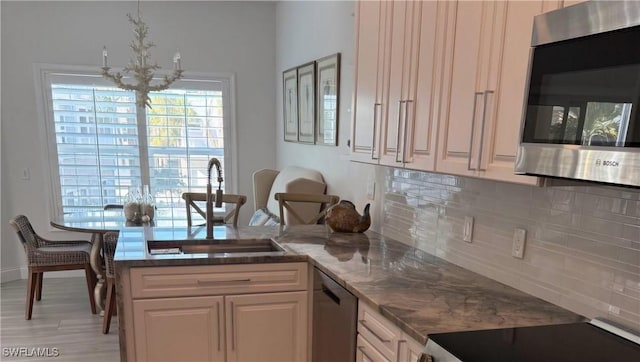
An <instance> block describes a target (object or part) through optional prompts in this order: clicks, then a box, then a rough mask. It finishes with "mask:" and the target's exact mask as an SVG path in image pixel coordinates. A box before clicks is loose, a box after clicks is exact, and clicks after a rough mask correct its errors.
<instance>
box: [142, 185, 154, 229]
mask: <svg viewBox="0 0 640 362" xmlns="http://www.w3.org/2000/svg"><path fill="white" fill-rule="evenodd" d="M155 211H156V200H155V199H154V198H153V195H151V192H149V185H144V186H143V192H142V204H141V212H142V216H143V217H145V216H146V217H145V218H144V220H143V221H145V222H149V221H152V220H153V217H154V216H155ZM147 218H148V220H147Z"/></svg>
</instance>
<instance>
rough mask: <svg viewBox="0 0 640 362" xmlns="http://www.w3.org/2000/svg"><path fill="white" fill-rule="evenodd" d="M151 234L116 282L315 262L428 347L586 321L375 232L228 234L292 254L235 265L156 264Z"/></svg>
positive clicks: (120, 256)
mask: <svg viewBox="0 0 640 362" xmlns="http://www.w3.org/2000/svg"><path fill="white" fill-rule="evenodd" d="M148 233H149V230H146V231H144V232H143V229H142V228H127V229H126V231H125V233H123V232H121V235H120V239H119V240H118V247H117V250H116V256H115V260H116V274H117V275H118V274H119V270H120V268H128V267H152V266H186V265H220V264H240V263H282V262H309V263H311V265H312V266H314V267H317V268H318V269H320V270H321V271H322V272H324V273H325V274H327V275H329V276H330V277H331V278H333V279H334V280H335V281H336V282H338V283H339V284H340V285H342V286H343V287H345V288H346V289H347V290H348V291H350V292H351V293H352V294H354V295H355V296H356V297H357V298H358V299H359V300H360V301H363V302H365V303H366V304H367V305H369V306H370V307H372V308H374V309H375V310H377V311H378V312H379V313H380V314H382V315H383V316H384V317H386V318H387V319H388V320H389V321H391V322H392V323H393V324H395V325H396V326H398V327H399V328H400V329H401V330H402V331H404V332H405V333H407V334H408V335H409V336H411V337H412V338H413V339H415V340H416V341H417V342H419V343H421V344H423V345H424V344H426V342H427V340H428V336H429V334H434V333H445V332H458V331H468V330H480V329H495V328H511V327H526V326H535V325H545V324H564V323H573V322H581V321H585V320H586V318H585V317H583V316H580V315H578V314H575V313H573V312H570V311H567V310H565V309H563V308H561V307H559V306H556V305H554V304H552V303H550V302H546V301H544V300H542V299H540V298H537V297H534V296H532V295H529V294H527V293H525V292H522V291H520V290H517V289H515V288H513V287H509V286H507V285H505V284H502V283H500V282H498V281H495V280H493V279H490V278H487V277H484V276H482V275H480V274H477V273H475V272H472V271H469V270H467V269H464V268H462V267H460V266H457V265H455V264H453V263H450V262H447V261H445V260H443V259H440V258H438V257H436V256H434V255H431V254H429V253H427V252H424V251H422V250H418V249H415V248H413V247H410V246H407V245H405V244H403V243H400V242H398V241H395V240H393V239H390V238H386V237H384V236H382V235H380V234H377V233H375V232H372V231H367V232H366V233H362V234H347V233H330V232H328V231H327V229H326V227H325V226H322V225H317V226H316V225H313V226H286V227H284V228H280V227H279V226H274V227H239V228H238V229H233V228H230V227H227V229H226V235H227V237H228V236H229V235H231V236H235V237H237V238H265V237H270V238H273V240H275V241H276V242H277V243H278V244H280V245H281V246H282V247H283V248H284V249H285V251H286V253H285V255H278V256H246V257H242V256H241V257H231V258H209V257H206V255H203V256H202V257H193V256H190V257H185V256H183V255H161V256H157V255H155V256H151V255H149V254H148V253H146V252H145V250H144V249H146V243H145V236H147V239H148V235H149V234H148ZM123 235H124V237H123ZM121 242H122V244H121ZM118 284H119V283H118Z"/></svg>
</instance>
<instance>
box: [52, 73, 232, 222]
mask: <svg viewBox="0 0 640 362" xmlns="http://www.w3.org/2000/svg"><path fill="white" fill-rule="evenodd" d="M45 78H46V80H47V81H46V86H45V87H44V88H45V89H44V91H45V93H46V94H45V96H46V98H47V100H48V103H49V112H48V113H49V114H48V115H47V116H48V117H47V118H48V120H47V121H48V122H50V123H49V125H48V127H47V129H48V130H49V131H48V137H49V139H50V148H53V149H51V150H50V151H53V153H54V155H55V157H50V160H51V161H52V162H51V166H50V167H51V174H52V175H53V176H54V178H55V180H54V185H53V192H54V195H56V196H55V198H56V199H57V200H56V204H58V205H59V206H58V207H57V208H56V209H57V210H56V212H57V213H73V212H78V211H85V210H97V209H102V208H103V207H104V205H107V204H122V203H123V200H124V197H125V196H126V194H127V193H128V192H129V191H130V188H131V186H141V185H150V189H151V193H152V194H153V196H154V198H155V200H156V205H157V211H156V216H155V219H156V220H162V219H174V218H182V219H184V218H185V212H186V211H185V206H184V202H183V200H182V198H181V194H182V192H185V191H195V192H204V191H205V186H206V177H207V162H208V160H209V159H210V158H211V157H217V158H218V159H219V160H220V161H221V163H222V164H223V167H224V171H225V174H230V173H231V172H230V166H231V165H230V164H229V162H225V155H226V154H228V152H225V145H227V143H228V142H225V140H228V139H229V135H228V132H229V130H228V129H230V128H231V127H229V123H230V122H231V120H230V117H229V113H230V112H229V111H228V110H227V109H226V108H229V104H230V99H229V98H230V94H231V92H229V80H228V79H224V78H223V79H204V80H203V79H199V80H197V81H196V80H193V81H191V82H190V81H181V82H180V83H179V84H176V85H174V86H173V87H172V88H171V89H168V90H165V91H162V92H155V93H151V94H150V97H151V100H152V108H151V109H148V108H147V109H146V110H142V114H137V113H136V112H140V111H141V110H138V109H137V108H136V106H135V94H134V93H133V92H130V91H124V90H121V89H119V88H116V87H115V86H111V85H109V83H107V82H105V81H103V80H101V79H99V78H96V77H95V76H90V75H82V74H62V73H55V72H51V73H50V74H47V76H46V77H45ZM51 125H52V127H51ZM143 138H144V139H143ZM52 140H53V141H52ZM225 181H227V182H228V177H225ZM223 187H224V184H223Z"/></svg>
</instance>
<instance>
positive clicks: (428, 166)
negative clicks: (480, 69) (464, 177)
mask: <svg viewBox="0 0 640 362" xmlns="http://www.w3.org/2000/svg"><path fill="white" fill-rule="evenodd" d="M414 4H415V5H414V9H413V11H412V14H413V17H414V19H415V20H414V21H415V22H416V23H418V24H419V27H418V28H417V31H418V36H414V38H413V42H414V44H415V45H414V47H413V53H412V57H413V58H412V62H411V65H410V69H411V76H410V81H409V84H408V85H409V87H408V89H407V92H408V93H407V96H406V98H405V99H406V103H405V105H404V106H405V108H406V117H407V119H408V120H409V122H407V125H406V127H405V129H404V131H405V132H406V136H405V137H404V140H406V144H404V146H403V156H404V157H403V162H404V166H405V167H407V168H412V169H416V170H424V171H433V170H435V160H436V152H437V151H436V145H437V139H438V112H439V106H440V103H441V96H442V81H443V79H444V77H443V72H442V69H443V65H444V57H443V55H444V50H445V41H446V39H447V33H446V30H447V29H446V20H447V13H448V11H449V9H450V8H451V7H452V6H453V4H452V3H451V2H449V1H420V2H415V3H414Z"/></svg>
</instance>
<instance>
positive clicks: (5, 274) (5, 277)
mask: <svg viewBox="0 0 640 362" xmlns="http://www.w3.org/2000/svg"><path fill="white" fill-rule="evenodd" d="M22 269H23V268H8V269H2V271H1V272H0V283H7V282H12V281H14V280H20V279H26V277H27V268H26V267H25V268H24V270H22Z"/></svg>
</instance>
